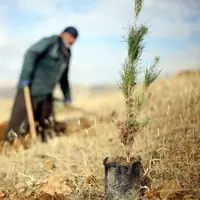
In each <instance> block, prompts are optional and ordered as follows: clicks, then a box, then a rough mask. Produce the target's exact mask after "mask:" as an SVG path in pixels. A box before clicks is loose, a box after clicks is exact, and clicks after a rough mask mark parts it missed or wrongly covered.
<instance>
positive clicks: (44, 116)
mask: <svg viewBox="0 0 200 200" xmlns="http://www.w3.org/2000/svg"><path fill="white" fill-rule="evenodd" d="M31 101H32V108H33V113H34V119H35V121H37V122H38V123H39V126H40V127H41V128H42V132H41V137H42V141H43V142H46V133H45V131H47V130H48V129H49V118H50V116H51V115H52V111H53V100H52V94H49V95H47V96H46V97H45V99H44V100H40V101H39V100H37V99H36V98H34V97H31ZM10 131H11V132H12V133H15V134H17V136H19V137H20V136H22V137H24V136H25V135H26V134H27V132H28V131H29V123H28V116H27V111H26V104H25V98H24V92H23V91H18V92H17V95H16V97H15V102H14V105H13V108H12V113H11V118H10V121H9V124H8V128H7V130H6V134H5V140H7V141H9V142H10V143H12V142H13V139H14V138H13V136H12V134H10V133H11V132H10Z"/></svg>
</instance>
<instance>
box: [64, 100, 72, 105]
mask: <svg viewBox="0 0 200 200" xmlns="http://www.w3.org/2000/svg"><path fill="white" fill-rule="evenodd" d="M64 103H65V106H70V105H71V103H72V101H71V100H69V99H65V101H64Z"/></svg>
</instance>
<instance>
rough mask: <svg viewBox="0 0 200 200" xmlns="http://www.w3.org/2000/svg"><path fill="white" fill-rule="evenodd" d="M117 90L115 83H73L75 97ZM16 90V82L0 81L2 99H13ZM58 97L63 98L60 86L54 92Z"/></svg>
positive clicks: (0, 97)
mask: <svg viewBox="0 0 200 200" xmlns="http://www.w3.org/2000/svg"><path fill="white" fill-rule="evenodd" d="M112 91H116V86H115V85H103V84H102V85H92V86H86V85H77V84H73V85H72V96H73V99H77V98H80V97H89V96H93V95H101V94H105V93H109V92H112ZM15 92H16V83H15V82H13V81H0V99H13V97H14V95H15ZM54 94H55V96H56V97H59V98H62V92H61V91H60V88H59V86H57V88H56V89H55V92H54Z"/></svg>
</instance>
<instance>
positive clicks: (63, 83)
mask: <svg viewBox="0 0 200 200" xmlns="http://www.w3.org/2000/svg"><path fill="white" fill-rule="evenodd" d="M68 72H69V63H68V64H67V67H66V69H65V71H64V73H63V74H62V77H61V79H60V87H61V90H62V92H63V95H64V98H65V102H66V104H68V103H71V101H72V99H71V88H70V84H69V79H68Z"/></svg>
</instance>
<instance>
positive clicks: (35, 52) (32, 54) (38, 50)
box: [20, 38, 51, 82]
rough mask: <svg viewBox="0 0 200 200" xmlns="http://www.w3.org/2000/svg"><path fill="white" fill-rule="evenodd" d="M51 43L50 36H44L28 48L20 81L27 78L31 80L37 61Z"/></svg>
mask: <svg viewBox="0 0 200 200" xmlns="http://www.w3.org/2000/svg"><path fill="white" fill-rule="evenodd" d="M50 44H51V39H50V38H43V39H41V40H40V41H38V42H37V43H36V44H34V45H33V46H31V47H30V48H29V49H28V50H27V52H26V53H25V56H24V63H23V67H22V71H21V75H20V81H23V80H26V81H29V82H31V76H32V73H33V72H34V69H35V62H36V61H37V59H38V58H39V57H40V56H41V55H42V53H44V52H45V50H46V49H47V48H48V47H49V45H50Z"/></svg>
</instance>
